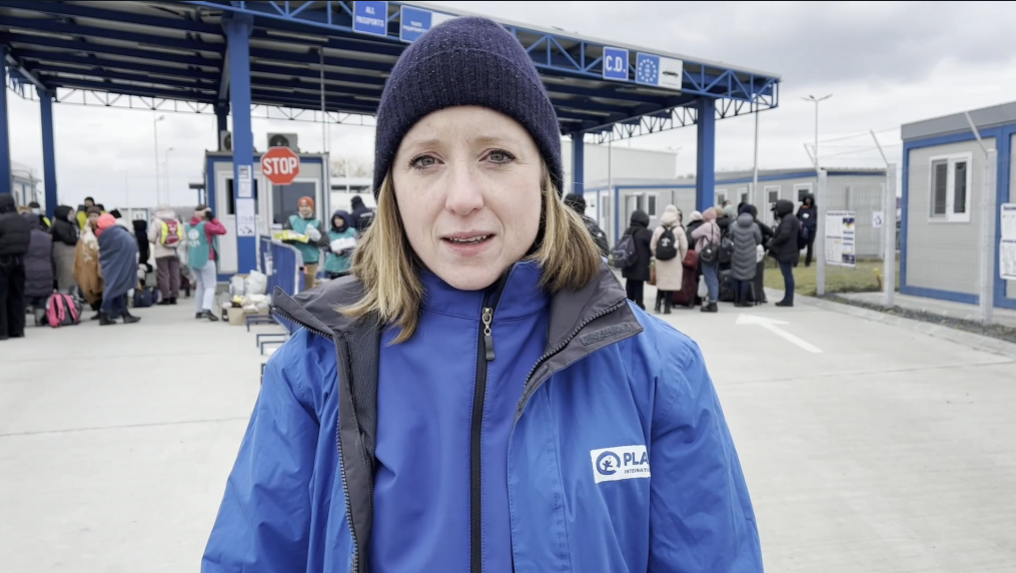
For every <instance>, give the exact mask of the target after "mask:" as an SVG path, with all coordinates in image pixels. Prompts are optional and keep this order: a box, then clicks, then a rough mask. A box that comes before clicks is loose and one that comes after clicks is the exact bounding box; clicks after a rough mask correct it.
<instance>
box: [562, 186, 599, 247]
mask: <svg viewBox="0 0 1016 573" xmlns="http://www.w3.org/2000/svg"><path fill="white" fill-rule="evenodd" d="M564 204H565V205H567V206H569V207H571V209H572V210H573V211H575V212H576V213H578V215H579V217H581V218H582V222H583V223H584V224H585V225H586V230H587V231H589V235H590V236H591V237H592V238H593V242H594V243H596V246H597V247H599V249H600V254H601V255H603V256H604V257H606V256H608V255H609V254H610V245H609V244H608V243H607V234H606V233H604V232H603V229H601V228H600V226H599V225H597V224H596V221H594V220H593V219H592V218H590V217H587V216H586V199H585V198H584V197H583V196H582V195H577V194H575V193H569V194H567V195H565V196H564Z"/></svg>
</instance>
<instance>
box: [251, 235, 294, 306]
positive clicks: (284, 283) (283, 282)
mask: <svg viewBox="0 0 1016 573" xmlns="http://www.w3.org/2000/svg"><path fill="white" fill-rule="evenodd" d="M260 263H261V265H260V266H261V272H263V273H264V274H265V276H267V277H268V288H267V290H266V294H268V295H269V296H271V295H272V293H274V292H275V287H279V288H280V289H282V292H284V293H286V294H288V295H289V296H293V295H295V294H297V293H298V292H300V291H301V290H302V289H303V273H301V272H300V267H301V266H303V257H302V256H301V255H300V251H298V250H296V248H295V247H293V246H291V245H287V244H285V243H283V242H281V241H276V240H274V239H272V238H271V237H261V261H260Z"/></svg>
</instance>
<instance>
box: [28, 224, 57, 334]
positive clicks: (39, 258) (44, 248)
mask: <svg viewBox="0 0 1016 573" xmlns="http://www.w3.org/2000/svg"><path fill="white" fill-rule="evenodd" d="M25 220H27V221H28V225H29V226H30V227H31V229H32V231H31V235H30V237H31V238H30V240H29V242H28V252H27V253H25V306H26V307H29V306H30V307H31V310H32V315H33V316H34V317H35V324H36V325H39V324H41V322H42V318H43V317H44V316H46V302H47V301H48V300H49V297H50V295H51V294H53V237H52V236H51V235H50V234H49V233H48V232H47V231H46V227H45V225H44V224H43V222H42V219H40V218H39V216H38V215H36V214H35V213H27V214H25Z"/></svg>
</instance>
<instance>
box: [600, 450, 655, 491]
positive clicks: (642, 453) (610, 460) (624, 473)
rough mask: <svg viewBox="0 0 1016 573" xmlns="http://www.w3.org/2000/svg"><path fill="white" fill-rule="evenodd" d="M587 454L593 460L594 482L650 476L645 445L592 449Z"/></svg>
mask: <svg viewBox="0 0 1016 573" xmlns="http://www.w3.org/2000/svg"><path fill="white" fill-rule="evenodd" d="M589 456H590V458H592V461H593V480H594V482H595V483H603V482H605V481H620V480H624V479H635V478H647V477H650V473H649V453H648V452H647V451H646V447H645V446H623V447H620V448H605V449H602V450H593V451H591V452H589Z"/></svg>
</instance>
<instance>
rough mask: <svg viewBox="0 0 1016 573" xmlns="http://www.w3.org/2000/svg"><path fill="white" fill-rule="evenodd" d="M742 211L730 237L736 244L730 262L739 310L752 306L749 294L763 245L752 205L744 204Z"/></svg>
mask: <svg viewBox="0 0 1016 573" xmlns="http://www.w3.org/2000/svg"><path fill="white" fill-rule="evenodd" d="M740 211H741V212H740V213H739V214H738V216H737V219H735V220H734V224H733V225H731V226H730V236H731V239H732V240H733V242H734V253H733V254H732V255H731V260H730V271H731V277H730V278H731V280H732V281H733V287H734V306H735V307H738V308H742V307H746V306H751V305H750V304H748V293H749V292H751V288H752V283H753V282H754V281H755V272H756V270H757V267H758V246H759V245H760V244H762V231H761V230H760V229H759V228H758V225H757V224H755V217H753V216H752V214H751V205H749V204H747V203H745V204H742V205H741V207H740ZM755 296H756V297H757V296H758V294H757V293H756V295H755Z"/></svg>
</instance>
